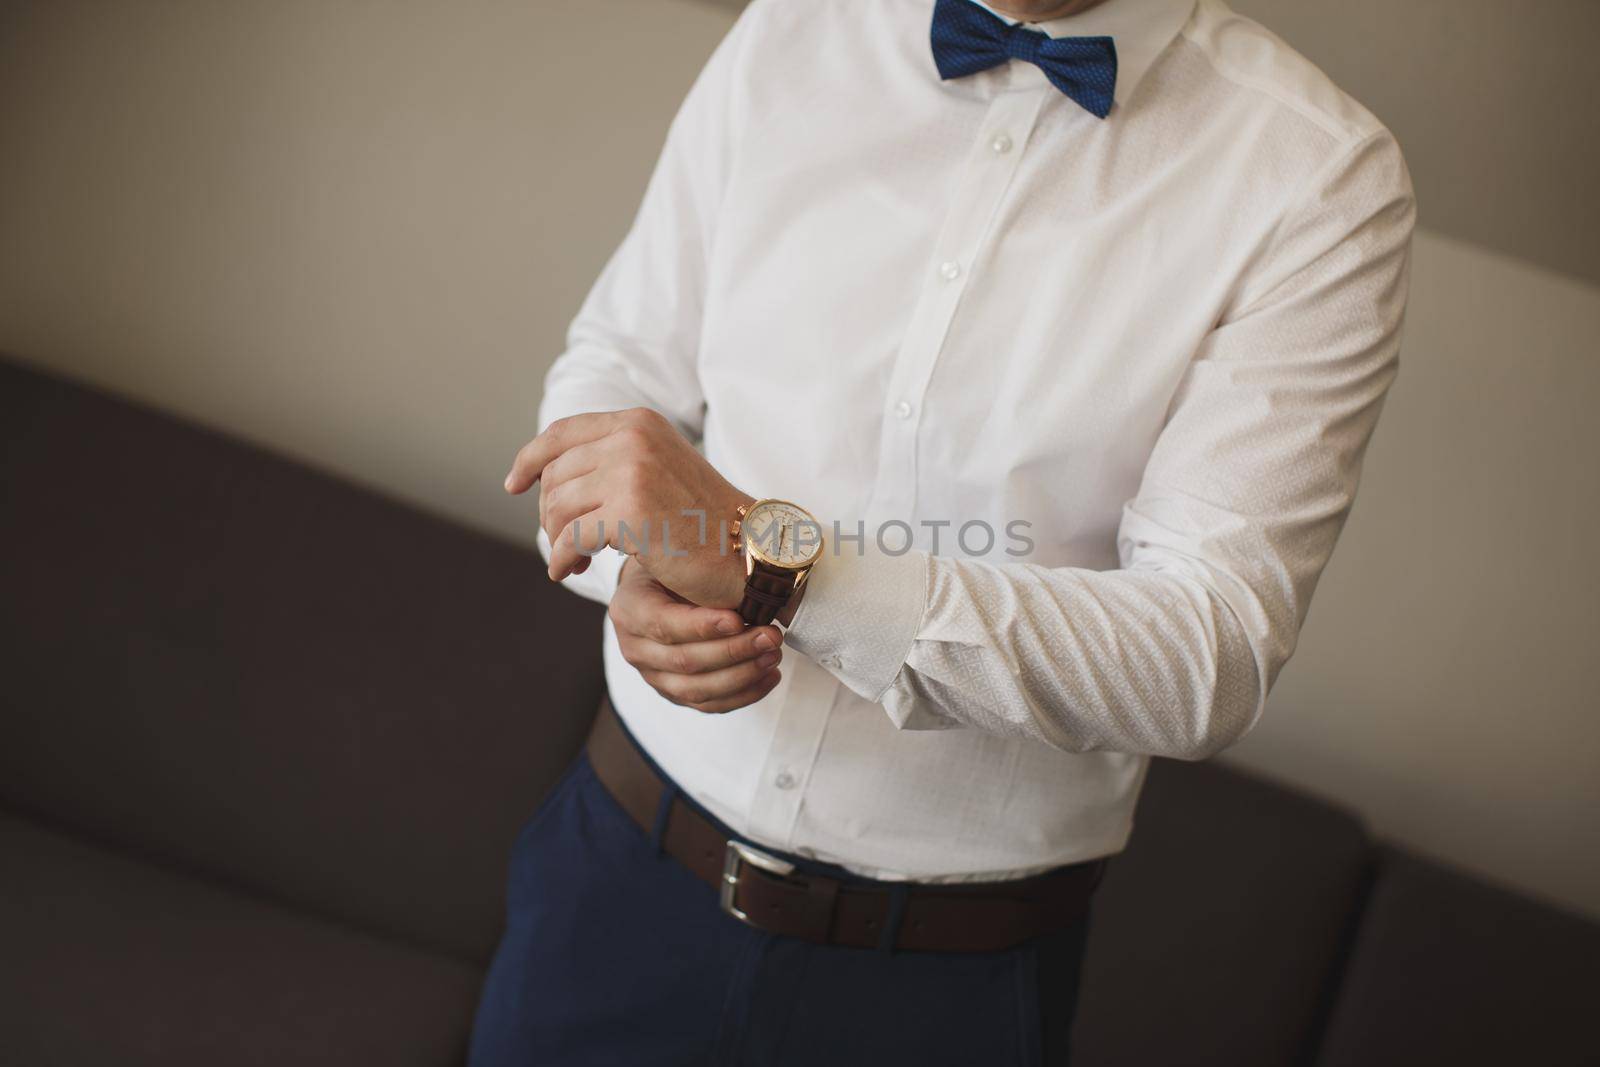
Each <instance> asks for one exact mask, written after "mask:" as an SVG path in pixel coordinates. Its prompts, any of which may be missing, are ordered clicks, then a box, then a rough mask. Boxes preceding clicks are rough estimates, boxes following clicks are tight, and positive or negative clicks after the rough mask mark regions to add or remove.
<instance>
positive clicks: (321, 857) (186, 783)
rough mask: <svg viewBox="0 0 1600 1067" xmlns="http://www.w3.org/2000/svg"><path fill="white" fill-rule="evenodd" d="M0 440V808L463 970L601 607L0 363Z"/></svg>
mask: <svg viewBox="0 0 1600 1067" xmlns="http://www.w3.org/2000/svg"><path fill="white" fill-rule="evenodd" d="M0 441H3V446H4V447H3V449H0V516H3V522H4V528H5V546H6V551H5V552H4V553H0V588H3V589H4V590H5V596H4V597H0V671H3V673H4V676H5V679H6V684H5V687H4V695H3V697H0V700H3V701H4V710H3V714H0V800H3V801H4V802H5V803H7V804H9V805H11V806H13V807H15V808H17V809H20V810H24V811H28V812H34V813H39V814H41V815H43V816H45V817H47V818H48V819H50V820H52V821H57V822H60V823H63V824H66V825H69V826H72V827H74V828H76V829H77V830H79V831H81V832H83V833H85V834H87V835H89V836H91V837H95V838H98V839H101V840H105V841H110V842H115V843H117V844H119V845H120V846H122V847H125V848H128V849H132V850H135V851H138V852H141V853H143V854H145V855H148V856H151V857H156V858H159V859H160V860H161V861H163V862H165V863H169V864H173V865H177V866H179V867H182V868H187V869H189V870H193V871H196V872H199V873H201V874H203V875H204V876H206V877H208V878H220V879H223V880H226V881H228V882H231V883H233V884H236V885H240V886H244V887H248V888H249V890H250V891H252V892H255V893H259V894H262V895H265V896H270V897H274V898H276V899H279V900H283V901H286V902H290V903H294V904H296V905H299V906H303V907H307V908H312V909H315V910H317V911H319V912H321V913H323V914H326V915H330V916H334V917H338V918H340V919H343V920H345V921H348V922H352V923H359V924H361V925H363V926H366V927H368V928H371V929H375V930H379V931H384V932H388V933H391V934H394V935H397V936H401V937H404V938H407V939H409V940H411V941H412V942H414V943H416V944H419V945H423V946H428V947H433V948H436V949H440V950H444V951H449V952H453V953H456V954H458V955H460V956H462V957H464V958H471V959H474V960H479V961H482V960H486V959H487V958H488V956H489V954H490V952H491V951H492V948H493V945H494V942H495V939H496V937H497V934H498V929H499V924H500V919H501V903H500V902H501V899H502V896H501V894H502V885H503V881H504V874H505V865H506V858H507V853H508V851H509V849H510V846H511V843H512V841H513V840H514V838H515V836H516V829H517V827H518V826H519V825H520V824H521V822H522V821H523V820H524V819H525V818H526V817H527V815H528V814H529V813H531V812H532V810H533V809H534V808H535V806H536V805H537V803H538V801H539V799H540V797H541V796H542V795H543V793H544V791H545V788H546V787H547V786H548V785H549V784H550V783H552V782H553V781H554V780H555V778H556V777H557V776H558V775H559V773H560V771H561V770H562V768H563V767H564V766H565V765H566V764H567V762H568V761H569V760H570V758H571V756H572V754H573V753H574V752H575V751H576V748H577V746H578V744H579V743H580V740H581V737H582V733H583V731H584V729H585V727H586V725H587V720H588V717H589V715H590V713H591V712H592V709H593V708H594V707H595V706H596V704H597V702H598V698H599V693H600V685H601V682H600V677H601V675H600V665H599V628H600V625H601V619H602V611H601V609H600V608H599V606H598V605H594V604H591V603H588V602H586V601H582V600H579V599H578V598H577V597H574V596H572V595H571V594H570V593H567V592H566V591H565V590H562V589H559V588H557V587H555V586H553V585H552V584H551V583H550V582H549V581H548V580H547V579H546V577H545V575H544V567H543V563H542V561H541V560H540V559H539V557H538V554H537V553H536V552H535V551H533V550H532V549H531V547H517V546H513V545H510V544H506V543H503V542H501V541H497V540H494V539H492V538H489V537H486V536H483V535H480V534H477V533H474V532H471V531H468V530H466V529H463V528H461V527H458V526H455V525H452V524H450V523H448V522H445V521H443V520H441V519H438V518H434V517H431V516H429V515H426V514H423V513H421V512H418V511H416V510H414V509H412V508H409V507H405V506H402V505H400V504H398V503H395V502H393V501H391V500H388V499H385V498H384V497H381V496H379V495H377V494H375V493H372V492H368V491H363V490H361V489H358V488H355V487H353V486H351V485H348V484H346V483H343V482H340V481H338V480H336V479H334V478H331V477H328V476H326V475H323V474H319V473H316V472H314V471H312V470H309V469H307V468H305V467H303V466H300V465H297V464H295V463H291V462H288V461H286V460H284V459H281V458H279V457H276V456H274V455H271V454H268V453H266V452H263V451H261V450H258V449H256V448H252V447H250V446H247V445H244V444H241V443H239V442H236V441H233V440H230V439H228V438H225V437H223V436H220V435H218V434H216V433H212V432H209V431H206V430H203V429H199V428H197V427H194V426H191V425H187V424H184V423H181V422H178V421H176V420H174V419H171V418H168V417H165V416H162V415H159V414H156V413H154V412H152V411H149V410H147V409H144V408H142V407H138V406H135V405H132V404H129V403H126V402H122V401H119V400H116V399H113V398H111V397H108V396H105V395H102V394H100V393H97V392H95V391H92V390H90V389H86V388H83V387H80V386H76V385H71V384H67V383H65V382H63V381H60V380H57V379H54V378H50V377H46V376H43V375H40V374H37V373H34V372H31V371H28V370H26V369H24V368H23V367H21V366H20V365H17V364H10V363H5V362H0ZM484 473H485V478H484V480H485V485H486V489H485V492H486V493H492V492H498V476H499V472H498V471H486V472H484ZM530 542H531V538H530Z"/></svg>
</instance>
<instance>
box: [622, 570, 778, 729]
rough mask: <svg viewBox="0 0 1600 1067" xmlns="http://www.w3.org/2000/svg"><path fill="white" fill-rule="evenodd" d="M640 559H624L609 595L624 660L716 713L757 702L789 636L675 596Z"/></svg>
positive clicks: (661, 688) (660, 688) (676, 697)
mask: <svg viewBox="0 0 1600 1067" xmlns="http://www.w3.org/2000/svg"><path fill="white" fill-rule="evenodd" d="M635 563H636V561H635V560H632V559H629V560H625V561H624V562H623V566H622V573H621V574H620V575H619V576H618V578H617V591H616V593H614V594H613V595H612V597H611V622H612V624H613V625H614V626H615V627H616V630H617V644H618V646H619V647H620V648H621V650H622V658H623V659H625V660H627V661H628V662H629V663H631V664H633V665H634V666H635V667H636V668H638V670H639V673H640V674H641V675H643V676H644V680H645V681H647V682H649V683H650V685H651V686H652V687H653V688H654V689H655V691H656V692H658V693H660V694H661V695H662V696H664V697H666V698H667V699H668V700H670V701H672V702H673V703H674V704H682V705H683V706H684V707H688V708H693V709H694V710H696V711H703V712H707V713H710V714H720V713H722V712H725V711H733V710H734V709H735V708H742V707H744V706H746V705H747V704H754V703H755V702H756V701H758V700H760V699H761V698H762V697H764V696H766V695H767V694H768V693H770V692H771V691H772V688H773V686H775V685H777V684H778V678H779V671H778V661H779V660H780V659H781V658H782V656H783V653H782V652H781V651H779V646H780V645H782V644H783V632H782V631H781V630H779V629H778V628H777V627H776V626H751V627H746V626H745V624H744V621H743V620H742V619H740V618H739V614H738V612H735V611H729V610H727V609H724V608H703V607H699V606H697V605H695V604H691V603H690V602H689V601H687V600H684V599H683V598H682V597H680V596H677V595H676V594H674V593H673V592H672V591H671V590H669V589H668V588H667V587H666V586H664V585H662V584H661V583H660V582H658V581H656V580H655V579H654V578H652V577H650V574H649V572H647V571H646V570H645V569H644V568H643V567H640V566H636V565H635Z"/></svg>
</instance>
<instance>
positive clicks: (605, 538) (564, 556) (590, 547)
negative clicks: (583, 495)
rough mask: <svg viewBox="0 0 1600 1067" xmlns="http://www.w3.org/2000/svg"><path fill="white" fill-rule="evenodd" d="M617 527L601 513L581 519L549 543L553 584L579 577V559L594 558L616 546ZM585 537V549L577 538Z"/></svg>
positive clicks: (582, 516)
mask: <svg viewBox="0 0 1600 1067" xmlns="http://www.w3.org/2000/svg"><path fill="white" fill-rule="evenodd" d="M614 531H615V527H614V526H613V524H612V523H610V522H608V521H606V518H605V513H604V512H603V511H600V510H595V511H591V512H588V513H587V514H584V515H579V516H577V517H576V518H574V519H573V520H572V522H571V523H569V524H567V525H566V526H565V527H563V528H562V529H561V530H560V532H559V534H558V535H557V536H555V537H552V538H551V539H550V580H551V581H552V582H559V581H561V580H562V579H564V578H566V577H568V576H569V575H573V574H576V573H578V571H577V566H578V561H579V560H580V559H584V558H586V557H588V556H593V555H595V554H597V553H598V552H600V551H603V550H604V549H605V546H606V545H611V544H615V543H616V534H615V532H614ZM580 535H581V537H582V547H581V549H580V547H579V541H578V538H579V537H580Z"/></svg>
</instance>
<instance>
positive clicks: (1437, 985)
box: [1318, 853, 1600, 1067]
mask: <svg viewBox="0 0 1600 1067" xmlns="http://www.w3.org/2000/svg"><path fill="white" fill-rule="evenodd" d="M1597 1009H1600V925H1597V924H1595V923H1593V922H1589V921H1586V920H1584V919H1582V918H1579V917H1578V916H1576V915H1569V914H1567V913H1565V912H1562V911H1558V910H1556V909H1554V908H1550V907H1547V906H1545V905H1543V904H1539V903H1536V902H1534V901H1532V900H1529V899H1527V898H1525V897H1521V896H1518V895H1517V894H1515V893H1511V892H1508V891H1506V890H1503V889H1498V888H1495V887H1493V886H1489V885H1486V884H1484V883H1482V882H1479V881H1476V880H1474V879H1472V878H1468V877H1466V876H1464V875H1461V874H1458V873H1456V872H1454V871H1450V870H1447V869H1445V868H1443V867H1440V866H1437V865H1435V864H1432V863H1429V862H1427V861H1425V860H1421V859H1416V858H1413V857H1408V856H1403V855H1399V854H1395V853H1390V854H1387V855H1386V856H1385V857H1384V860H1383V862H1382V865H1381V868H1380V874H1379V877H1378V881H1377V885H1376V887H1375V888H1374V891H1373V895H1372V900H1371V902H1370V903H1369V904H1368V906H1367V909H1366V913H1365V915H1364V917H1363V920H1362V924H1361V933H1360V936H1359V938H1358V939H1357V941H1356V947H1355V951H1354V954H1353V956H1352V957H1351V961H1350V967H1349V971H1348V973H1347V976H1346V980H1345V983H1344V986H1343V988H1342V989H1341V990H1340V995H1339V1001H1338V1007H1337V1009H1336V1011H1335V1013H1334V1016H1333V1021H1332V1024H1331V1026H1330V1028H1329V1031H1328V1037H1327V1041H1326V1043H1325V1046H1324V1048H1323V1053H1322V1056H1321V1059H1320V1060H1319V1061H1318V1062H1319V1064H1321V1065H1322V1067H1346V1065H1350V1067H1357V1065H1359V1067H1385V1065H1388V1064H1394V1065H1396V1067H1400V1065H1404V1067H1412V1065H1414V1064H1419V1063H1449V1064H1457V1065H1471V1064H1506V1063H1516V1064H1522V1063H1528V1064H1533V1063H1536V1064H1540V1065H1541V1067H1564V1065H1572V1067H1577V1065H1579V1064H1584V1065H1592V1064H1596V1063H1600V1034H1597V1032H1596V1028H1595V1022H1596V1020H1595V1013H1596V1010H1597Z"/></svg>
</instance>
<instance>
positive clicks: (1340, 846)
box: [1073, 760, 1371, 1067]
mask: <svg viewBox="0 0 1600 1067" xmlns="http://www.w3.org/2000/svg"><path fill="white" fill-rule="evenodd" d="M1137 819H1138V825H1137V828H1136V829H1135V830H1134V834H1133V840H1132V842H1131V844H1130V846H1129V848H1128V850H1127V851H1126V852H1125V853H1123V854H1122V855H1121V856H1118V857H1117V858H1115V859H1113V860H1112V861H1111V865H1110V870H1109V872H1108V874H1107V875H1106V880H1105V882H1104V884H1103V885H1102V886H1101V887H1100V891H1099V893H1098V894H1097V896H1096V902H1095V906H1094V919H1093V923H1092V925H1091V927H1090V934H1089V950H1088V956H1087V958H1086V960H1085V963H1084V968H1085V971H1084V977H1083V985H1082V989H1083V993H1082V999H1081V1001H1080V1004H1079V1008H1078V1022H1077V1033H1076V1041H1075V1044H1076V1052H1077V1057H1076V1058H1075V1059H1074V1060H1073V1063H1074V1065H1075V1067H1111V1065H1127V1067H1149V1065H1150V1064H1164V1063H1182V1064H1185V1065H1186V1067H1206V1065H1212V1064H1215V1065H1218V1067H1224V1065H1225V1067H1238V1065H1239V1064H1250V1065H1252V1067H1272V1065H1276V1064H1291V1063H1303V1062H1305V1059H1306V1057H1307V1055H1308V1054H1309V1052H1310V1050H1311V1049H1312V1048H1313V1047H1314V1044H1315V1042H1316V1040H1317V1039H1318V1036H1319V1033H1320V1028H1321V1023H1322V1020H1323V1005H1324V1004H1325V1003H1326V1001H1327V999H1328V997H1329V995H1330V993H1331V987H1332V986H1333V984H1334V983H1336V981H1337V972H1338V969H1339V963H1340V959H1341V942H1342V941H1343V940H1344V939H1345V938H1346V937H1347V936H1348V933H1349V930H1350V927H1351V924H1352V921H1353V918H1354V916H1355V914H1356V910H1357V906H1358V903H1359V901H1360V899H1361V897H1362V894H1363V892H1364V889H1365V886H1366V883H1367V879H1368V876H1369V863H1370V857H1371V851H1370V847H1369V844H1368V841H1367V837H1366V835H1365V833H1364V832H1363V830H1362V827H1361V825H1360V823H1359V822H1358V821H1357V820H1356V819H1355V818H1354V817H1352V816H1350V815H1349V814H1347V813H1345V812H1343V811H1340V810H1338V809H1336V808H1332V807H1329V806H1328V805H1326V804H1323V803H1321V802H1319V801H1316V800H1313V799H1310V798H1308V797H1305V796H1303V795H1301V794H1298V793H1295V792H1292V791H1290V790H1287V789H1283V788H1280V787H1278V786H1275V785H1272V784H1270V783H1268V782H1265V781H1262V780H1259V779H1257V778H1253V777H1248V776H1246V775H1243V774H1240V773H1238V772H1235V771H1231V770H1229V769H1227V768H1226V767H1222V766H1218V765H1215V764H1187V763H1175V762H1172V761H1168V760H1156V761H1153V762H1152V764H1151V768H1150V773H1149V777H1148V779H1147V781H1146V784H1145V790H1144V794H1143V796H1142V797H1141V799H1140V802H1139V808H1138V813H1137Z"/></svg>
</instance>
